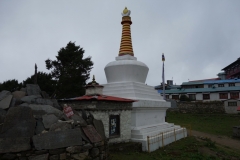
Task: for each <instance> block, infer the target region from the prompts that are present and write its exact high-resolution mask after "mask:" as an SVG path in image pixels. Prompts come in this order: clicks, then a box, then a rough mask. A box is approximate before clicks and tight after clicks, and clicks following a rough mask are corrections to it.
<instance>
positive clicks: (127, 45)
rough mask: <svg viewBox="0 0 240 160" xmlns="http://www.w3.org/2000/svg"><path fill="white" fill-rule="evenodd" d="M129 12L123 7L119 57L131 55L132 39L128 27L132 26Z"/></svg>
mask: <svg viewBox="0 0 240 160" xmlns="http://www.w3.org/2000/svg"><path fill="white" fill-rule="evenodd" d="M130 14H131V11H130V10H128V9H127V7H125V9H124V10H123V13H122V22H121V24H122V38H121V44H120V50H119V56H123V55H131V56H134V54H133V48H132V38H131V28H130V25H131V24H132V21H131V17H130Z"/></svg>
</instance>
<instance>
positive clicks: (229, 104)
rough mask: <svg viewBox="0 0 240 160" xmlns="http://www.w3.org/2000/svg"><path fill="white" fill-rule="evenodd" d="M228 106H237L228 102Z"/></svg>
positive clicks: (235, 103)
mask: <svg viewBox="0 0 240 160" xmlns="http://www.w3.org/2000/svg"><path fill="white" fill-rule="evenodd" d="M228 106H237V102H228Z"/></svg>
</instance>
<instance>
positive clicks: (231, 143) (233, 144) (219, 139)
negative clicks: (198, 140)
mask: <svg viewBox="0 0 240 160" xmlns="http://www.w3.org/2000/svg"><path fill="white" fill-rule="evenodd" d="M188 134H189V131H188ZM192 136H196V137H204V138H205V137H207V138H210V139H211V140H212V141H215V142H216V143H218V144H220V145H223V146H227V147H230V148H233V149H238V150H240V141H239V140H235V139H231V138H228V137H225V136H217V135H213V134H208V133H204V132H199V131H193V130H192Z"/></svg>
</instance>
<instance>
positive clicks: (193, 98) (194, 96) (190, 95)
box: [188, 94, 196, 101]
mask: <svg viewBox="0 0 240 160" xmlns="http://www.w3.org/2000/svg"><path fill="white" fill-rule="evenodd" d="M188 97H189V99H190V100H192V101H195V100H196V95H195V94H189V95H188Z"/></svg>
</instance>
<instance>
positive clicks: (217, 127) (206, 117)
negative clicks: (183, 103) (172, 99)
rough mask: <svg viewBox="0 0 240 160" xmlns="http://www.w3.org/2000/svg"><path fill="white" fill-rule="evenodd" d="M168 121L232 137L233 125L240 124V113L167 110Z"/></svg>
mask: <svg viewBox="0 0 240 160" xmlns="http://www.w3.org/2000/svg"><path fill="white" fill-rule="evenodd" d="M167 122H169V123H174V124H176V125H184V124H191V127H192V130H196V131H201V132H206V133H210V134H215V135H224V136H228V137H231V136H232V131H233V129H232V127H233V126H239V125H240V115H227V114H222V115H219V114H218V115H214V114H181V113H173V112H167Z"/></svg>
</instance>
